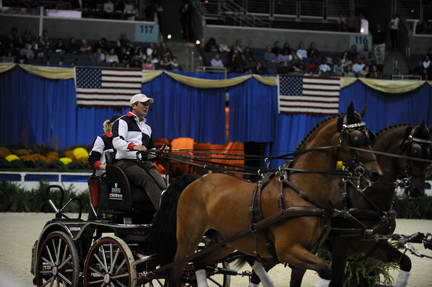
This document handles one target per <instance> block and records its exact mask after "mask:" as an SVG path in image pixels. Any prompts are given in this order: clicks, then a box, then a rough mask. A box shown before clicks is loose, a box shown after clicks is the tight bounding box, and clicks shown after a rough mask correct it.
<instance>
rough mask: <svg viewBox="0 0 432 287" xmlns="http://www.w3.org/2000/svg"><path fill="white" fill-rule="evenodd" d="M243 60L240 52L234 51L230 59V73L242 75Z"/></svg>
mask: <svg viewBox="0 0 432 287" xmlns="http://www.w3.org/2000/svg"><path fill="white" fill-rule="evenodd" d="M244 65H245V59H244V57H243V54H242V53H241V51H240V50H238V49H235V50H234V53H233V54H232V57H231V72H233V73H243V72H244Z"/></svg>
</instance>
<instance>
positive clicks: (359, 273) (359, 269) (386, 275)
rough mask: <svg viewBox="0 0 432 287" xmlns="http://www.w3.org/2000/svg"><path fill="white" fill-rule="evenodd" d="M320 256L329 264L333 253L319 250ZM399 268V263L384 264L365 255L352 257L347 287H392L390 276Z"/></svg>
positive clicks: (347, 276) (346, 273) (347, 268)
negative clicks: (393, 270) (391, 272)
mask: <svg viewBox="0 0 432 287" xmlns="http://www.w3.org/2000/svg"><path fill="white" fill-rule="evenodd" d="M318 256H319V257H320V258H322V259H324V260H326V261H327V262H330V261H331V253H330V252H329V251H328V250H326V249H319V250H318ZM396 268H398V265H397V263H384V262H382V261H379V260H376V259H373V258H368V257H366V256H365V255H364V254H361V255H357V256H353V257H350V258H349V260H348V262H347V264H346V266H345V285H344V286H345V287H358V286H362V287H373V286H382V285H384V286H392V283H393V279H392V277H391V275H390V271H391V270H392V269H396Z"/></svg>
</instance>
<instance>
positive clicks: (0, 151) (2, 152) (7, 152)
mask: <svg viewBox="0 0 432 287" xmlns="http://www.w3.org/2000/svg"><path fill="white" fill-rule="evenodd" d="M10 154H11V152H10V150H9V149H7V148H5V147H0V158H3V157H7V156H8V155H10Z"/></svg>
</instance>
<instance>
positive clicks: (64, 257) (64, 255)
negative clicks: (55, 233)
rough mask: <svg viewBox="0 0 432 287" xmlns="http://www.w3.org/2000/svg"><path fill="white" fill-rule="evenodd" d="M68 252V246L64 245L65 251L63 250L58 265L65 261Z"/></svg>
mask: <svg viewBox="0 0 432 287" xmlns="http://www.w3.org/2000/svg"><path fill="white" fill-rule="evenodd" d="M68 251H69V246H68V245H67V244H66V245H65V249H64V250H63V256H62V260H61V261H60V262H59V263H62V262H64V261H65V260H66V256H67V254H68Z"/></svg>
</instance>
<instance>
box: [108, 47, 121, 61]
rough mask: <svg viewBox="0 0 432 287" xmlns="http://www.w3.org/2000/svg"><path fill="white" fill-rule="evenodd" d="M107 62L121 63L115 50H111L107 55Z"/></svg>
mask: <svg viewBox="0 0 432 287" xmlns="http://www.w3.org/2000/svg"><path fill="white" fill-rule="evenodd" d="M105 61H106V62H107V63H108V64H112V63H117V64H118V63H119V62H120V61H119V57H118V56H117V54H116V53H115V50H114V48H111V49H110V50H109V52H108V55H106V59H105Z"/></svg>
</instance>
